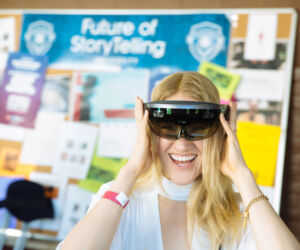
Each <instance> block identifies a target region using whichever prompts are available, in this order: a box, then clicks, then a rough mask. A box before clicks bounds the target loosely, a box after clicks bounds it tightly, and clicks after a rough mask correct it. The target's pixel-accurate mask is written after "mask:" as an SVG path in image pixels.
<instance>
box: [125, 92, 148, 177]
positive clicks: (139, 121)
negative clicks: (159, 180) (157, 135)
mask: <svg viewBox="0 0 300 250" xmlns="http://www.w3.org/2000/svg"><path fill="white" fill-rule="evenodd" d="M134 114H135V121H136V126H137V140H136V144H135V146H134V148H133V151H132V153H131V155H130V157H129V160H128V162H127V164H126V165H125V166H124V167H126V168H130V169H131V170H133V171H134V173H135V174H136V177H138V176H139V175H140V174H142V173H143V172H145V171H146V170H148V169H149V168H150V166H151V164H152V156H151V149H150V138H149V136H148V134H147V127H148V119H149V111H148V110H145V113H144V110H143V100H142V99H140V98H139V97H136V100H135V112H134Z"/></svg>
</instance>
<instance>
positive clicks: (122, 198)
mask: <svg viewBox="0 0 300 250" xmlns="http://www.w3.org/2000/svg"><path fill="white" fill-rule="evenodd" d="M102 198H104V199H108V200H111V201H113V202H115V203H117V204H118V205H120V206H121V207H123V208H125V207H126V206H127V204H128V202H129V199H128V198H127V196H126V195H125V194H124V193H123V192H121V193H116V192H113V191H106V192H105V193H104V195H103V196H102Z"/></svg>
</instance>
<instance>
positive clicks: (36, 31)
mask: <svg viewBox="0 0 300 250" xmlns="http://www.w3.org/2000/svg"><path fill="white" fill-rule="evenodd" d="M55 38H56V35H55V32H54V26H53V24H51V23H48V22H46V21H43V20H39V21H36V22H33V23H31V24H30V25H29V26H28V29H27V31H26V33H25V42H26V47H27V49H28V51H29V52H30V54H32V55H37V56H43V55H45V54H46V53H47V52H48V51H49V50H50V49H51V47H52V44H53V42H54V40H55Z"/></svg>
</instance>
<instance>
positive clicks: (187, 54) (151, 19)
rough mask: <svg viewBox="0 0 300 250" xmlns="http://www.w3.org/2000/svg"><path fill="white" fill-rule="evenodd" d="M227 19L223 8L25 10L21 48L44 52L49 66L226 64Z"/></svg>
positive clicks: (195, 66) (190, 67) (188, 67)
mask: <svg viewBox="0 0 300 250" xmlns="http://www.w3.org/2000/svg"><path fill="white" fill-rule="evenodd" d="M229 37H230V22H229V20H228V19H227V17H226V16H225V15H223V14H209V13H206V14H180V15H178V14H164V15H156V14H154V15H150V14H148V15H133V14H131V15H129V14H128V15H106V14H101V15H76V14H74V15H73V14H72V15H71V14H67V15H65V14H29V13H28V14H25V15H24V19H23V27H22V35H21V46H20V51H21V52H26V53H30V54H32V55H47V56H48V57H49V64H50V67H58V68H64V67H65V68H74V69H78V68H80V65H83V66H84V67H88V66H89V65H90V66H95V65H105V66H110V65H111V66H116V65H118V66H119V67H121V68H127V67H134V68H153V67H163V66H167V67H170V68H176V69H178V68H179V69H180V70H197V69H198V68H199V65H200V64H201V62H205V61H209V62H213V63H216V64H219V65H222V66H226V61H227V52H228V44H229Z"/></svg>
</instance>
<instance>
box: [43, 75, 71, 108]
mask: <svg viewBox="0 0 300 250" xmlns="http://www.w3.org/2000/svg"><path fill="white" fill-rule="evenodd" d="M71 85H72V75H71V74H51V75H50V74H49V75H46V79H45V85H44V88H43V92H42V94H41V105H40V108H39V110H40V111H48V112H59V113H67V112H68V110H69V101H70V100H69V97H70V89H71Z"/></svg>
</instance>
